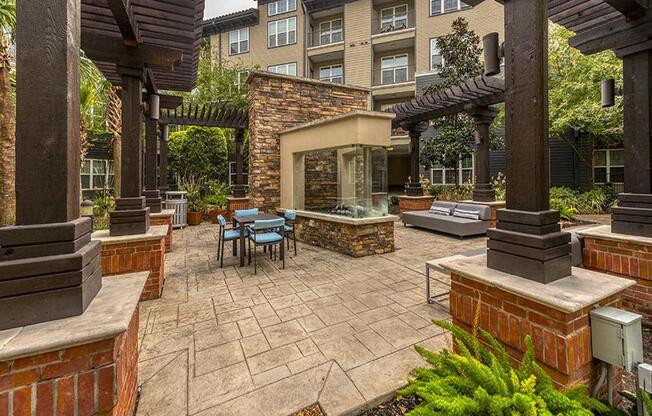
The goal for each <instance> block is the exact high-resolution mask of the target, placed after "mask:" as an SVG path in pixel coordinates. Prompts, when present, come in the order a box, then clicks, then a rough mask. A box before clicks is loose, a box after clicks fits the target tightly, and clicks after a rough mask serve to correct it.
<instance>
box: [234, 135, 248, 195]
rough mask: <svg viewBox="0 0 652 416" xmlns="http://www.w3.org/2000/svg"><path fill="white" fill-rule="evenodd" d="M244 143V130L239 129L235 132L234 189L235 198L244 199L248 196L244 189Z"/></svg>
mask: <svg viewBox="0 0 652 416" xmlns="http://www.w3.org/2000/svg"><path fill="white" fill-rule="evenodd" d="M243 143H244V130H241V129H238V130H236V132H235V186H234V187H233V196H234V197H236V198H244V197H245V196H247V193H246V192H245V187H244V177H243V173H244V160H243V158H244V156H243V154H242V144H243Z"/></svg>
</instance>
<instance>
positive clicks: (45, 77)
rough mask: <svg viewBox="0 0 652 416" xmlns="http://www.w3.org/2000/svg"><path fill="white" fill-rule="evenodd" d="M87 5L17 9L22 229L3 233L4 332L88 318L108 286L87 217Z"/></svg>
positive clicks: (25, 0) (33, 1)
mask: <svg viewBox="0 0 652 416" xmlns="http://www.w3.org/2000/svg"><path fill="white" fill-rule="evenodd" d="M80 33H81V32H80V4H79V0H51V1H48V3H47V7H44V5H43V2H42V1H40V0H21V1H19V2H18V3H17V30H16V34H17V47H16V51H17V56H16V66H17V69H16V76H17V82H16V86H17V89H16V103H17V108H16V113H17V114H16V194H17V222H18V225H17V226H11V227H2V228H0V276H2V278H0V293H1V295H0V330H3V329H7V328H14V327H20V326H23V325H30V324H35V323H39V322H45V321H50V320H55V319H61V318H66V317H70V316H75V315H80V314H82V313H83V312H84V310H86V307H87V306H88V305H89V303H90V302H91V301H92V300H93V298H94V297H95V295H96V294H97V292H98V291H99V290H100V288H101V286H102V272H101V269H100V268H99V264H100V250H101V243H99V242H97V241H94V242H92V241H91V232H92V224H91V220H90V219H89V218H83V219H80V218H79V207H80V180H79V178H80V176H79V175H80V160H81V154H80V142H79V136H80V109H79V45H80Z"/></svg>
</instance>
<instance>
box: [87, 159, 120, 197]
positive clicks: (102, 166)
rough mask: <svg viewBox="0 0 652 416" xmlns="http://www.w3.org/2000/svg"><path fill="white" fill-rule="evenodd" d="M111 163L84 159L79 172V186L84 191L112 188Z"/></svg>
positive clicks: (109, 161)
mask: <svg viewBox="0 0 652 416" xmlns="http://www.w3.org/2000/svg"><path fill="white" fill-rule="evenodd" d="M113 178H114V176H113V161H112V160H101V159H85V160H84V163H83V164H82V170H81V186H82V189H83V190H85V191H92V190H102V189H110V188H113V184H114V180H113Z"/></svg>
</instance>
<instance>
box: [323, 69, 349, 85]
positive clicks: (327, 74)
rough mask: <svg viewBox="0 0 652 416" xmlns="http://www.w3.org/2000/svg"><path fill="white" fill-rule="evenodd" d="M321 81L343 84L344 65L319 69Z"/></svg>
mask: <svg viewBox="0 0 652 416" xmlns="http://www.w3.org/2000/svg"><path fill="white" fill-rule="evenodd" d="M319 80H320V81H326V82H334V83H335V84H343V83H344V74H343V71H342V65H330V66H322V67H321V68H319Z"/></svg>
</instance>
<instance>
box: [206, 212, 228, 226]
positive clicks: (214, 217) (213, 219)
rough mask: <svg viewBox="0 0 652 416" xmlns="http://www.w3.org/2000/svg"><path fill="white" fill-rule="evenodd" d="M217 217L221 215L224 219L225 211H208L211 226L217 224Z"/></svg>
mask: <svg viewBox="0 0 652 416" xmlns="http://www.w3.org/2000/svg"><path fill="white" fill-rule="evenodd" d="M218 215H221V216H223V217H224V218H226V210H225V209H212V210H210V211H208V216H209V217H210V219H211V222H212V223H213V224H217V223H218V221H217V216H218Z"/></svg>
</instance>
